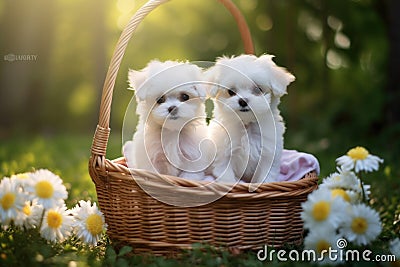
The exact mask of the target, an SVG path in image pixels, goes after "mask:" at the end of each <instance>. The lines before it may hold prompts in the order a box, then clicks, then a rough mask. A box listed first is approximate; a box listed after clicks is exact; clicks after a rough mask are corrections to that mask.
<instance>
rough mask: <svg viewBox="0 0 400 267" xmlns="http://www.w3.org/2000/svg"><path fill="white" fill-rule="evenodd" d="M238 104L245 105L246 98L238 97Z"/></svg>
mask: <svg viewBox="0 0 400 267" xmlns="http://www.w3.org/2000/svg"><path fill="white" fill-rule="evenodd" d="M239 105H240V106H241V107H247V102H246V99H244V98H240V99H239Z"/></svg>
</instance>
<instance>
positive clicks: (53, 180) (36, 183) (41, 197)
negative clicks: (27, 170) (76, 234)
mask: <svg viewBox="0 0 400 267" xmlns="http://www.w3.org/2000/svg"><path fill="white" fill-rule="evenodd" d="M25 191H26V192H28V193H30V197H31V199H32V200H33V199H37V200H38V204H40V205H43V208H45V209H50V208H54V207H57V206H62V205H63V204H64V200H65V199H67V197H68V193H67V189H66V188H65V186H64V185H63V182H62V180H61V178H60V177H59V176H58V175H55V174H54V173H52V172H50V171H49V170H38V171H36V172H34V173H32V174H31V179H29V180H28V181H27V183H26V184H25Z"/></svg>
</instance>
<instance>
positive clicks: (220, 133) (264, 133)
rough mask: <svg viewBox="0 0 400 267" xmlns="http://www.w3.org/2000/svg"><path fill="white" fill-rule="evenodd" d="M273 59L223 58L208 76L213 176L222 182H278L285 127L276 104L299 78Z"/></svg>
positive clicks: (211, 69) (250, 56)
mask: <svg viewBox="0 0 400 267" xmlns="http://www.w3.org/2000/svg"><path fill="white" fill-rule="evenodd" d="M272 58H273V56H272V55H263V56H261V57H256V56H254V55H241V56H238V57H232V58H227V57H222V58H219V59H218V60H217V62H216V64H215V66H213V67H212V68H210V69H209V70H208V71H207V74H206V75H207V77H208V78H207V80H208V81H209V82H211V84H213V85H212V86H211V87H210V88H211V89H210V92H209V93H210V95H211V97H213V98H214V105H215V109H214V120H213V121H212V125H211V138H212V139H213V141H214V144H215V145H216V147H217V155H216V158H215V160H214V162H213V165H212V167H211V168H212V173H213V175H214V176H215V177H216V178H218V181H221V182H237V181H239V180H242V181H245V182H252V183H262V182H272V181H275V180H276V179H277V178H278V174H279V170H280V158H281V153H282V150H283V134H284V131H285V126H284V123H283V121H282V117H281V116H280V111H279V109H278V104H279V102H280V98H281V96H283V95H284V94H286V87H287V86H288V85H289V84H290V83H291V82H292V81H294V79H295V77H294V76H293V75H292V74H290V73H288V72H287V71H286V70H285V69H284V68H281V67H278V66H277V65H276V64H275V63H274V62H273V61H272Z"/></svg>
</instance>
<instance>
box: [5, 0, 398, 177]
mask: <svg viewBox="0 0 400 267" xmlns="http://www.w3.org/2000/svg"><path fill="white" fill-rule="evenodd" d="M234 2H235V3H236V4H237V5H238V7H239V8H240V9H241V10H242V12H243V14H244V16H245V17H246V19H247V21H248V24H249V27H250V29H251V32H252V35H253V39H254V43H255V47H256V53H257V55H261V54H263V53H270V54H274V55H275V56H276V58H275V61H276V63H277V64H278V65H281V66H284V67H286V68H287V69H288V70H290V71H291V72H292V73H293V74H294V75H295V76H296V81H295V82H294V83H293V84H291V85H290V87H289V89H288V92H289V93H288V95H286V96H284V98H282V103H281V106H280V107H281V110H282V113H283V116H284V118H285V121H286V126H287V131H286V135H285V146H286V147H287V148H291V149H297V150H302V151H306V152H310V153H313V154H315V155H316V156H317V157H318V158H319V159H320V161H321V166H322V168H323V173H328V172H331V171H332V169H334V165H335V164H334V161H333V159H335V158H336V157H338V156H340V155H342V154H344V153H345V152H346V151H347V150H348V149H349V148H351V147H353V146H356V145H362V146H365V147H366V148H367V149H369V150H370V151H371V153H373V154H377V155H379V156H381V157H383V158H384V159H385V161H386V163H387V166H389V167H391V169H390V168H389V169H386V171H387V172H390V171H392V172H393V171H395V172H396V171H397V173H398V170H396V163H397V162H399V160H400V141H399V140H400V109H399V107H400V105H399V104H398V102H399V101H400V93H399V92H400V80H399V79H400V71H399V70H400V68H399V66H400V15H399V14H400V4H399V3H400V1H396V0H335V1H329V0H279V1H278V0H234ZM144 3H145V1H143V0H115V1H107V0H84V1H83V0H35V1H25V0H2V1H1V2H0V56H1V57H0V146H3V148H4V147H7V149H1V147H0V158H1V159H2V160H3V161H4V160H6V159H7V158H8V159H7V160H8V163H7V164H3V165H2V168H3V169H2V172H3V173H8V172H10V168H11V169H12V168H14V169H18V166H21V164H22V161H24V160H25V161H27V162H31V163H32V164H34V163H35V160H34V159H32V157H33V158H35V157H37V155H32V154H28V155H25V154H23V153H22V152H23V151H30V150H29V149H30V147H32V146H39V147H40V146H41V147H43V148H44V149H43V150H44V153H46V151H47V152H48V153H50V152H51V153H53V154H51V157H53V159H52V162H54V165H57V163H60V162H68V155H70V154H71V153H72V154H73V153H74V151H76V150H78V151H84V152H80V153H83V155H81V156H82V157H87V158H88V157H89V153H90V144H91V138H92V136H93V133H94V129H95V127H96V124H97V119H98V112H99V104H100V97H101V90H102V85H103V82H104V78H105V74H106V71H107V67H108V64H109V60H110V58H111V55H112V52H113V49H114V46H115V44H116V42H117V40H118V37H119V35H120V33H121V30H122V29H123V27H124V26H125V25H126V23H127V21H128V20H129V18H130V17H131V16H132V14H133V13H134V11H135V10H137V9H138V8H139V7H140V6H141V5H143V4H144ZM242 52H243V46H242V43H241V41H240V36H239V33H238V31H237V29H236V25H235V23H234V21H233V19H232V17H231V15H230V14H229V13H228V12H227V11H226V10H225V9H224V7H223V6H222V5H221V4H220V3H218V1H212V0H191V1H188V0H173V1H171V2H169V3H167V4H165V5H163V6H161V7H159V8H158V9H156V10H155V11H154V12H152V13H151V14H150V15H149V16H148V17H147V18H146V19H145V20H144V22H143V23H142V24H141V25H140V26H139V28H138V30H137V32H136V33H135V35H134V36H133V38H132V40H131V42H130V44H129V46H128V49H127V52H126V55H125V57H124V59H123V62H122V66H121V69H120V72H119V76H118V80H117V83H116V86H115V90H114V92H115V93H114V99H113V105H112V114H111V129H112V133H111V135H112V140H111V142H112V143H113V145H112V146H111V150H112V151H111V152H110V153H111V155H110V158H112V157H116V156H118V155H119V154H120V149H121V141H120V140H121V130H122V122H123V117H124V114H125V109H126V107H127V105H128V103H129V101H130V99H131V97H132V96H133V92H132V91H129V90H127V81H126V80H127V72H128V69H129V68H132V69H141V68H143V67H144V66H145V65H146V64H147V62H148V61H150V60H151V59H154V58H158V59H160V60H166V59H172V60H175V59H179V60H190V61H198V60H206V61H214V60H215V58H216V57H218V56H222V55H238V54H241V53H242ZM10 55H14V56H16V57H15V59H16V60H14V61H12V59H11V58H10ZM21 55H34V56H36V57H35V58H34V59H33V57H32V58H30V59H29V58H28V59H27V60H20V59H21V58H18V56H21ZM54 138H56V140H57V142H56V144H57V145H56V146H55V148H54V147H53V148H51V146H49V145H48V144H49V143H47V140H54ZM57 138H58V139H57ZM38 140H39V141H38ZM38 142H39V144H38ZM60 143H61V145H60ZM50 144H54V143H50ZM77 146H79V147H77ZM10 147H11V150H10ZM14 148H15V149H14ZM52 149H53V150H54V151H53V150H52ZM57 149H59V150H58V151H56V150H57ZM14 151H17V152H15V153H14ZM33 151H35V150H34V149H33ZM67 151H70V152H68V153H70V154H68V153H67ZM21 153H22V154H21ZM21 155H22V156H21ZM29 155H30V156H29ZM66 155H67V156H66ZM10 157H11V158H12V157H15V158H17V157H18V159H15V160H14V161H13V164H14V165H13V166H14V167H10ZM49 161H50V160H49ZM43 162H46V161H45V160H44V161H43ZM36 163H37V162H36ZM60 164H61V163H60ZM62 164H68V163H62ZM71 164H72V163H71ZM22 166H23V165H22ZM397 167H399V166H397ZM21 168H22V167H21ZM80 168H82V169H84V168H86V166H85V164H83V165H82V166H80Z"/></svg>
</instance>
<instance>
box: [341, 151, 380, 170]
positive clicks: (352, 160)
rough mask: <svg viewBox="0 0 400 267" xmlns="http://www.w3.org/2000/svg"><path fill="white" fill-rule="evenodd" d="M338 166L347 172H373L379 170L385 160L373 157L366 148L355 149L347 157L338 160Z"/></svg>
mask: <svg viewBox="0 0 400 267" xmlns="http://www.w3.org/2000/svg"><path fill="white" fill-rule="evenodd" d="M336 162H337V164H339V165H340V166H342V168H343V169H345V170H353V169H354V171H355V172H357V173H358V172H360V171H366V172H372V171H377V170H378V169H379V163H382V162H383V159H381V158H379V157H377V156H374V155H371V154H370V153H369V152H368V150H366V149H365V148H364V147H360V146H358V147H355V148H352V149H350V150H349V151H348V152H347V154H346V155H344V156H341V157H339V158H337V159H336Z"/></svg>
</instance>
